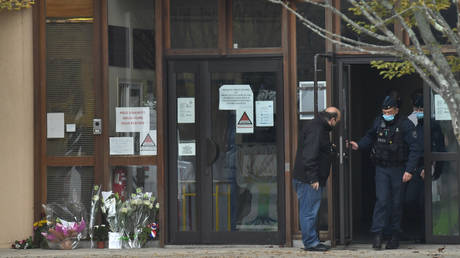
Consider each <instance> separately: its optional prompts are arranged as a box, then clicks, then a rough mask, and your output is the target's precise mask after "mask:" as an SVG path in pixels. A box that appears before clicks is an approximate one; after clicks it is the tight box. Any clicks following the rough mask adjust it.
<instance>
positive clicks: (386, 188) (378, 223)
mask: <svg viewBox="0 0 460 258" xmlns="http://www.w3.org/2000/svg"><path fill="white" fill-rule="evenodd" d="M417 139H418V135H417V132H416V130H415V128H414V125H413V124H412V123H411V122H410V121H409V119H407V117H403V116H400V115H399V108H398V104H397V100H395V99H394V98H392V97H391V96H386V97H385V99H384V100H383V103H382V115H381V116H378V117H377V118H376V119H375V121H374V124H373V125H372V127H371V128H370V129H369V130H368V131H367V133H366V135H365V136H364V137H363V138H362V139H361V140H360V141H359V142H358V143H356V142H354V141H350V144H351V146H352V149H353V150H358V149H359V150H361V149H368V148H371V147H372V148H373V150H374V155H373V158H374V160H375V163H376V164H375V192H376V198H377V200H376V203H375V206H374V215H373V217H372V227H371V232H372V233H374V242H373V245H372V247H373V248H374V249H377V250H379V249H381V247H382V231H383V229H384V227H385V222H386V221H387V220H388V219H389V220H390V226H391V234H392V236H391V240H390V241H389V242H388V243H387V245H386V247H385V248H386V249H396V248H399V232H400V230H401V229H400V228H401V186H402V183H406V182H408V181H409V180H411V178H412V175H413V174H414V173H415V170H416V167H417V162H418V159H419V157H420V148H419V145H418V143H417Z"/></svg>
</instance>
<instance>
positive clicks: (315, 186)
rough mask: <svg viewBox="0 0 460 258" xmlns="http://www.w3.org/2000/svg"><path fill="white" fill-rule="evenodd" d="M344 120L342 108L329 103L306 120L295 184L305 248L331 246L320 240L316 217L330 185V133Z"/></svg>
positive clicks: (301, 134)
mask: <svg viewBox="0 0 460 258" xmlns="http://www.w3.org/2000/svg"><path fill="white" fill-rule="evenodd" d="M339 121H340V110H339V109H338V108H336V107H328V108H326V110H324V111H322V112H320V113H319V114H318V116H317V117H316V118H315V119H313V120H310V121H307V122H305V123H304V125H303V127H302V131H301V132H300V134H299V143H298V146H297V156H296V160H295V165H294V173H293V184H294V187H295V190H296V192H297V197H298V200H299V219H300V229H301V231H302V241H303V244H304V250H306V251H320V252H324V251H327V250H329V247H328V246H325V245H324V244H321V243H320V242H319V238H318V234H317V231H316V220H317V217H318V211H319V206H320V204H321V193H322V191H323V188H324V186H325V185H326V181H327V178H328V177H329V170H330V167H331V160H332V154H333V148H332V144H331V142H330V135H329V133H330V132H331V131H332V129H333V128H334V127H335V126H336V125H337V123H338V122H339Z"/></svg>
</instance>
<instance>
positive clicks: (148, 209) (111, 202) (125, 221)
mask: <svg viewBox="0 0 460 258" xmlns="http://www.w3.org/2000/svg"><path fill="white" fill-rule="evenodd" d="M159 205H160V204H159V203H158V202H156V199H155V196H153V195H152V193H150V192H147V193H143V192H142V189H140V188H138V189H136V193H133V194H131V196H130V198H129V199H127V200H125V201H123V200H121V199H120V198H119V197H118V195H117V194H113V193H112V192H102V209H101V210H102V213H103V214H105V215H106V219H107V222H108V223H109V225H110V230H111V231H112V234H109V248H111V247H110V243H111V242H112V240H111V239H110V238H111V235H113V234H114V233H117V234H116V236H114V237H121V240H122V246H123V248H141V247H142V245H143V244H145V242H146V240H145V238H144V239H143V238H142V237H140V236H141V235H142V232H143V230H144V229H145V228H146V227H147V225H149V224H151V223H152V222H153V220H155V218H156V213H157V211H158V209H159Z"/></svg>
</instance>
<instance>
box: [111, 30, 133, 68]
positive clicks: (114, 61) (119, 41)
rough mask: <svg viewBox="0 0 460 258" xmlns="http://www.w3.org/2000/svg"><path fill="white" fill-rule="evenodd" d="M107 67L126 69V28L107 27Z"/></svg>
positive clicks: (127, 35)
mask: <svg viewBox="0 0 460 258" xmlns="http://www.w3.org/2000/svg"><path fill="white" fill-rule="evenodd" d="M108 30H109V65H110V66H120V67H128V64H129V51H128V46H129V41H128V39H129V33H128V28H125V27H121V26H113V25H109V27H108Z"/></svg>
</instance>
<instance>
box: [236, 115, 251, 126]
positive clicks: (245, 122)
mask: <svg viewBox="0 0 460 258" xmlns="http://www.w3.org/2000/svg"><path fill="white" fill-rule="evenodd" d="M238 125H252V122H251V119H249V116H248V114H246V112H243V115H242V116H241V118H240V120H239V121H238Z"/></svg>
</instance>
